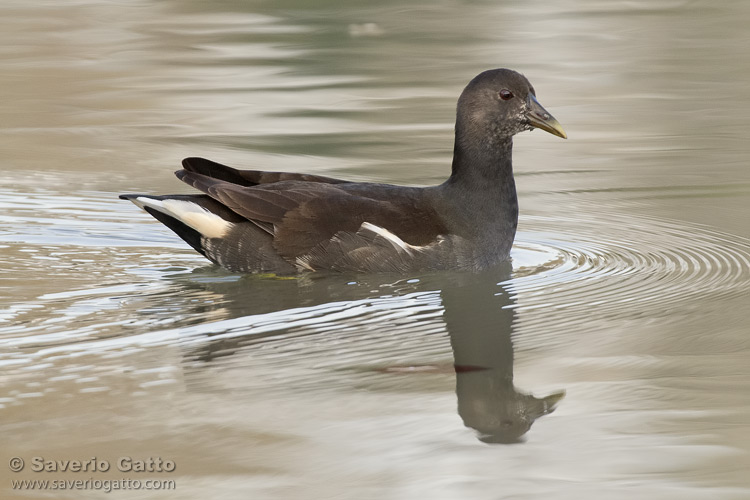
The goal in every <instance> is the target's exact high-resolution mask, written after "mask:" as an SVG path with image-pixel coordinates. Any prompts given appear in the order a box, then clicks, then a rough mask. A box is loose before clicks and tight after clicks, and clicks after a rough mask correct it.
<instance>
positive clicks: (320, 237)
mask: <svg viewBox="0 0 750 500" xmlns="http://www.w3.org/2000/svg"><path fill="white" fill-rule="evenodd" d="M177 175H178V177H179V178H180V179H182V180H183V181H184V182H186V183H188V184H190V185H191V186H193V187H194V188H196V189H199V190H201V191H203V192H204V193H206V194H208V195H209V196H210V197H211V198H213V199H214V200H216V201H218V202H220V203H221V204H223V205H224V206H226V207H227V208H229V209H230V210H232V211H233V212H234V213H236V214H238V215H241V216H242V217H245V218H247V219H249V220H250V221H252V222H254V223H256V224H258V225H259V226H261V227H263V228H264V229H266V230H267V231H269V232H270V233H272V234H273V236H274V247H275V248H276V250H277V251H278V252H279V254H280V255H281V256H283V257H284V258H287V259H295V258H296V257H299V256H301V255H304V254H306V253H307V252H309V251H310V250H311V249H312V248H314V247H316V246H317V245H320V244H322V243H325V242H327V241H329V240H330V239H331V238H332V237H333V236H334V235H336V234H337V233H356V232H357V231H358V230H359V229H360V227H361V225H362V223H364V222H367V223H369V224H372V225H374V226H377V227H381V228H384V229H385V230H387V231H389V232H391V233H393V234H395V235H396V236H397V237H398V238H400V239H401V240H403V241H405V242H407V243H408V244H411V245H426V244H429V243H431V242H433V241H435V240H436V239H437V237H438V236H439V235H440V234H443V233H444V232H445V228H444V227H443V226H442V224H441V223H440V219H439V217H437V216H436V214H435V212H434V210H432V208H431V207H429V206H427V205H426V204H424V203H420V200H419V199H418V197H415V195H414V193H415V191H414V190H413V189H410V188H398V187H395V186H382V185H372V186H373V188H372V189H370V190H369V192H368V193H367V194H364V191H363V190H359V192H357V190H352V189H350V188H349V187H350V186H353V184H351V185H350V186H347V184H328V183H324V182H303V181H299V180H296V181H281V182H275V183H268V184H261V185H256V186H241V185H237V184H234V183H232V182H230V181H225V180H221V179H217V178H211V177H207V176H206V175H203V174H198V173H194V172H187V171H185V170H182V171H180V172H178V173H177Z"/></svg>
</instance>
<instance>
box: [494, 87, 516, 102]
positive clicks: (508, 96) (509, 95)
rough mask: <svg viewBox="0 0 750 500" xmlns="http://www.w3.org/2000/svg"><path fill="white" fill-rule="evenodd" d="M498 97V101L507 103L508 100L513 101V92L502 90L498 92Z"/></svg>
mask: <svg viewBox="0 0 750 500" xmlns="http://www.w3.org/2000/svg"><path fill="white" fill-rule="evenodd" d="M498 95H499V96H500V99H502V100H503V101H508V100H510V99H513V92H511V91H510V90H508V89H503V90H501V91H500V92H498Z"/></svg>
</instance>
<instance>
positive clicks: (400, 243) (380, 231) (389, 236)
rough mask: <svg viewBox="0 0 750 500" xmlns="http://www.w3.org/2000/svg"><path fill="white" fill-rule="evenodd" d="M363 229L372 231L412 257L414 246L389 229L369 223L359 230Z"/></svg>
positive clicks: (364, 223) (363, 224)
mask: <svg viewBox="0 0 750 500" xmlns="http://www.w3.org/2000/svg"><path fill="white" fill-rule="evenodd" d="M363 229H364V230H366V231H371V232H373V233H375V234H377V235H378V236H380V237H381V238H384V239H385V240H386V241H388V242H389V243H390V244H391V245H393V247H394V248H395V249H396V250H399V251H402V252H406V253H408V254H409V255H411V250H412V246H411V245H409V244H408V243H407V242H405V241H404V240H402V239H401V238H399V237H398V236H396V235H395V234H393V233H392V232H390V231H388V230H387V229H384V228H382V227H380V226H376V225H375V224H370V223H369V222H363V223H362V225H361V226H360V227H359V230H360V231H362V230H363Z"/></svg>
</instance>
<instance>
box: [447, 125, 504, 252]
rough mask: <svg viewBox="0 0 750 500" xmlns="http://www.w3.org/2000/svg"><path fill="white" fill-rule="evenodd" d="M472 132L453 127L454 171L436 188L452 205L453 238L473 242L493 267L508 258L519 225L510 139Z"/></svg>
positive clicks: (459, 126)
mask: <svg viewBox="0 0 750 500" xmlns="http://www.w3.org/2000/svg"><path fill="white" fill-rule="evenodd" d="M470 132H475V133H470ZM476 132H478V131H477V130H474V131H467V130H465V129H464V128H463V127H461V124H460V122H459V123H457V124H456V143H455V147H454V152H453V172H452V173H451V176H450V177H449V178H448V180H447V181H445V182H444V183H443V184H442V185H441V186H439V189H440V190H441V192H442V199H443V202H444V203H445V204H446V205H450V213H451V214H452V217H451V226H452V227H451V229H452V231H453V232H454V234H458V235H460V236H463V237H465V238H467V239H469V240H471V241H473V242H475V243H476V245H478V246H479V247H481V249H482V250H481V254H482V256H483V258H484V257H486V258H487V259H489V261H492V262H494V261H497V260H502V259H505V258H507V256H508V253H509V252H510V247H511V245H512V243H513V238H514V236H515V233H516V226H517V224H518V198H517V195H516V184H515V182H514V180H513V163H512V150H513V138H512V137H503V138H500V137H498V136H497V135H495V134H490V133H488V131H486V130H484V131H482V132H484V133H476Z"/></svg>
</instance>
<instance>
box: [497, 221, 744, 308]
mask: <svg viewBox="0 0 750 500" xmlns="http://www.w3.org/2000/svg"><path fill="white" fill-rule="evenodd" d="M523 222H524V227H526V228H528V229H527V230H526V231H524V232H520V233H519V235H518V237H517V241H516V254H517V255H519V256H520V257H521V258H520V259H518V258H516V257H514V260H515V261H519V260H520V261H521V266H520V267H518V266H516V273H515V274H516V276H515V277H514V278H513V279H512V280H510V281H508V282H507V283H506V284H507V286H508V287H509V289H510V290H511V291H512V292H513V293H514V294H515V295H516V299H517V300H518V307H519V309H531V308H540V307H550V308H555V309H569V310H572V311H576V310H580V309H586V310H587V311H591V310H592V309H594V308H595V310H596V311H597V313H599V314H602V313H603V314H608V315H611V314H617V313H619V312H624V313H626V314H627V315H629V316H632V315H633V314H634V310H633V307H636V306H637V308H638V311H640V312H648V313H649V314H653V313H654V312H655V311H659V310H664V311H667V310H673V309H674V308H675V307H677V306H678V305H684V304H685V303H686V302H687V301H690V300H700V299H701V298H708V297H711V298H712V299H716V298H717V297H726V298H728V297H732V296H737V295H740V294H747V293H748V291H749V290H750V240H748V239H746V238H741V237H738V236H734V235H730V234H726V233H722V232H719V231H716V230H713V229H711V228H708V227H706V226H701V225H697V224H689V223H686V222H684V221H670V220H666V219H660V218H655V217H646V216H633V215H622V214H606V215H602V214H596V215H595V216H582V217H576V218H574V219H566V220H565V221H564V222H563V223H561V221H560V219H559V218H550V217H525V218H524V220H523ZM529 253H532V254H533V253H537V254H540V255H543V256H544V258H545V260H547V262H546V263H545V264H543V265H537V266H526V265H524V261H525V260H528V259H529ZM517 263H518V262H517ZM624 304H628V305H632V306H633V307H623V305H624Z"/></svg>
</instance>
